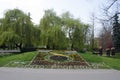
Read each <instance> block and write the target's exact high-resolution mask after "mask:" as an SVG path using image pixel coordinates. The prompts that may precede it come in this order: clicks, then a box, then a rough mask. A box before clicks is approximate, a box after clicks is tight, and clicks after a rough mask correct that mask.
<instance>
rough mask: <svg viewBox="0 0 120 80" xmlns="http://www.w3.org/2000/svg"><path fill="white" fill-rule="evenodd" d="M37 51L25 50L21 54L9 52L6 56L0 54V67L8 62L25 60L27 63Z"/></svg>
mask: <svg viewBox="0 0 120 80" xmlns="http://www.w3.org/2000/svg"><path fill="white" fill-rule="evenodd" d="M36 54H37V52H26V53H21V54H11V55H7V56H0V67H2V66H4V65H6V64H8V63H10V62H27V63H29V62H30V61H31V60H32V58H33V57H34V56H35V55H36Z"/></svg>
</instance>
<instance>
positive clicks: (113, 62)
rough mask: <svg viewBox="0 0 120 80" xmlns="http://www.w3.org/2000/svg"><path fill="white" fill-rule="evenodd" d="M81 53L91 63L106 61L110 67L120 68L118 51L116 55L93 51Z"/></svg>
mask: <svg viewBox="0 0 120 80" xmlns="http://www.w3.org/2000/svg"><path fill="white" fill-rule="evenodd" d="M80 55H81V56H82V57H83V58H84V59H85V60H86V61H87V62H89V63H98V64H99V63H105V64H106V65H108V66H109V67H110V68H113V69H117V70H120V53H117V55H116V56H115V57H106V56H98V55H93V54H92V53H83V54H80Z"/></svg>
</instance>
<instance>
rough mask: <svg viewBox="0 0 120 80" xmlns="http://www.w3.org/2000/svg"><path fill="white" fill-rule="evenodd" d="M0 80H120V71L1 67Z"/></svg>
mask: <svg viewBox="0 0 120 80" xmlns="http://www.w3.org/2000/svg"><path fill="white" fill-rule="evenodd" d="M0 80H120V71H117V70H107V69H78V70H73V69H72V70H67V69H31V68H26V69H25V68H6V67H1V68H0Z"/></svg>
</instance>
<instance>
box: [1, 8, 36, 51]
mask: <svg viewBox="0 0 120 80" xmlns="http://www.w3.org/2000/svg"><path fill="white" fill-rule="evenodd" d="M1 26H2V30H1V31H2V33H1V34H2V35H1V36H3V35H4V36H6V37H5V38H2V37H1V45H8V43H6V41H8V40H9V41H8V42H9V43H10V42H11V44H10V45H14V46H15V47H18V48H20V49H21V48H23V47H30V46H33V38H32V37H31V36H33V32H34V31H33V30H34V29H33V24H32V22H31V20H30V16H29V15H27V14H25V13H24V12H23V11H21V10H19V9H13V10H8V11H7V12H6V13H5V15H4V18H3V19H2V25H1ZM9 33H10V34H9ZM8 35H9V36H8ZM3 39H5V40H3Z"/></svg>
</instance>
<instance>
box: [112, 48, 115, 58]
mask: <svg viewBox="0 0 120 80" xmlns="http://www.w3.org/2000/svg"><path fill="white" fill-rule="evenodd" d="M111 55H112V56H115V48H114V47H112V48H111Z"/></svg>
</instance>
